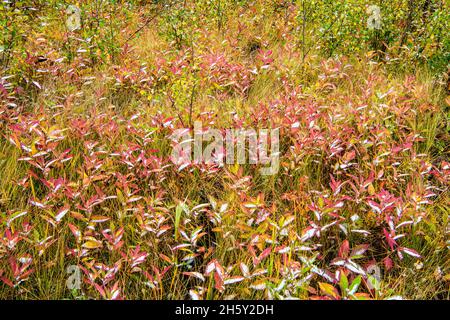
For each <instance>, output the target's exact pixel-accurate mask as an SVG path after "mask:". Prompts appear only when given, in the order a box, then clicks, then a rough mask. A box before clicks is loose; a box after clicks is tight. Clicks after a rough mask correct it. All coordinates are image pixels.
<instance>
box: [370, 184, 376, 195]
mask: <svg viewBox="0 0 450 320" xmlns="http://www.w3.org/2000/svg"><path fill="white" fill-rule="evenodd" d="M368 191H369V194H370V195H371V196H373V195H374V194H375V188H374V187H373V184H369V188H368Z"/></svg>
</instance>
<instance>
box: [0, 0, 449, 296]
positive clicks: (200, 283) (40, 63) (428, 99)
mask: <svg viewBox="0 0 450 320" xmlns="http://www.w3.org/2000/svg"><path fill="white" fill-rule="evenodd" d="M374 2H376V3H371V2H370V1H362V0H348V1H340V2H336V1H324V0H323V1H275V0H274V1H220V0H219V1H206V0H205V1H203V0H202V1H180V2H165V1H153V2H152V1H137V0H135V1H106V0H89V1H88V0H85V1H79V2H78V3H76V5H77V6H78V7H79V8H80V9H81V18H82V19H81V26H80V28H78V29H76V30H73V31H69V29H68V27H67V25H66V22H65V21H66V20H67V18H68V17H67V16H68V13H67V11H66V8H67V5H68V4H75V3H69V2H65V1H40V0H35V1H4V2H3V3H2V4H1V6H2V9H1V16H0V20H1V23H2V31H1V34H2V43H1V44H0V45H1V47H0V48H1V52H0V58H1V80H0V81H1V82H0V102H1V105H0V131H1V136H0V279H1V282H0V298H3V299H5V298H9V299H11V298H14V299H66V298H68V299H88V298H105V299H117V298H126V299H184V298H193V299H287V298H300V299H318V298H325V299H330V298H331V299H341V298H342V299H344V298H345V299H366V298H375V299H387V298H398V297H402V298H406V299H448V298H449V259H448V254H449V252H448V249H449V242H448V241H449V240H448V235H449V227H448V212H449V208H450V205H449V194H448V187H449V182H450V176H449V174H450V160H449V110H448V108H449V103H450V98H449V91H448V90H449V84H448V62H449V38H448V29H449V26H448V23H449V19H448V18H449V10H448V5H447V4H446V2H445V1H374ZM371 4H375V5H379V6H380V8H381V16H382V26H381V28H379V29H371V28H368V25H367V19H368V15H370V14H368V13H367V8H368V6H369V5H371ZM194 121H202V123H203V124H204V126H209V127H213V128H218V129H222V130H223V129H226V128H279V129H280V169H279V171H278V173H277V174H275V175H269V176H263V175H261V174H260V171H259V169H260V166H258V165H253V164H244V165H242V164H241V165H239V164H233V165H225V166H216V165H213V164H202V163H200V164H195V163H192V164H186V165H182V166H179V165H176V164H174V163H173V162H172V161H171V160H170V154H171V150H172V144H171V140H170V139H169V138H168V137H169V136H170V135H171V133H172V132H173V131H174V130H176V129H179V128H189V127H191V126H192V125H193V122H194ZM71 266H75V267H79V268H80V270H81V278H82V283H81V286H80V287H79V288H72V289H70V286H69V287H68V286H67V284H68V280H69V278H70V276H71V275H72V274H71V273H70V272H72V271H73V270H74V269H70V268H71ZM68 268H69V269H68ZM71 270H72V271H71ZM68 271H69V273H68ZM374 271H375V273H374Z"/></svg>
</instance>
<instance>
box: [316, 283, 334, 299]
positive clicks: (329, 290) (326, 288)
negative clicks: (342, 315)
mask: <svg viewBox="0 0 450 320" xmlns="http://www.w3.org/2000/svg"><path fill="white" fill-rule="evenodd" d="M319 287H320V290H321V291H322V292H323V293H324V294H326V295H327V296H330V297H333V298H339V295H338V293H337V291H336V288H335V287H333V286H332V285H331V284H328V283H323V282H319Z"/></svg>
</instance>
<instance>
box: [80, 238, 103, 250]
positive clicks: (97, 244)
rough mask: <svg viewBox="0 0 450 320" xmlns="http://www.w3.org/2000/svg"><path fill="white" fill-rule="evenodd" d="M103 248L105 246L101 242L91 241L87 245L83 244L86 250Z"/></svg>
mask: <svg viewBox="0 0 450 320" xmlns="http://www.w3.org/2000/svg"><path fill="white" fill-rule="evenodd" d="M101 247H103V245H102V243H101V242H100V241H93V240H89V241H86V242H85V243H83V248H86V249H96V248H101Z"/></svg>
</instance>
